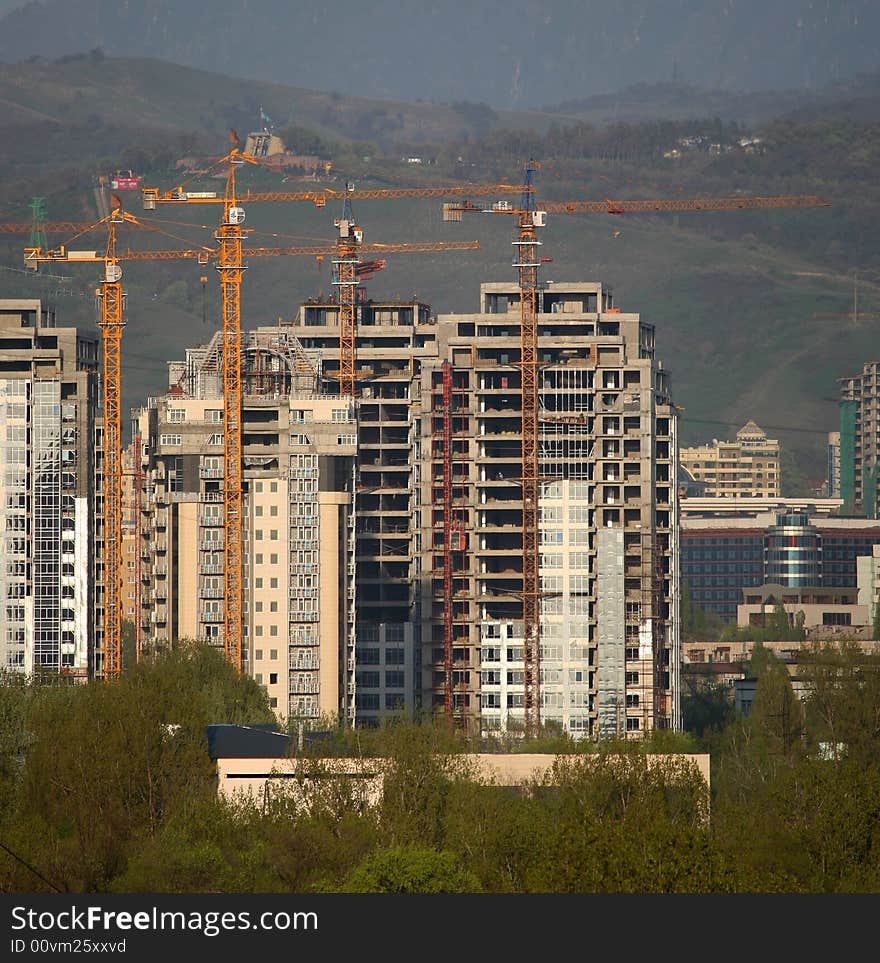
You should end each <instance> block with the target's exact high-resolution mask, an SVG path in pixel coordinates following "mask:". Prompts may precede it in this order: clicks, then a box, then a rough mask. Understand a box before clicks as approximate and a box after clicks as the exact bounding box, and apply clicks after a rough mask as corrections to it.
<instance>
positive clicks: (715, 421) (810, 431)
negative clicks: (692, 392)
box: [679, 415, 828, 436]
mask: <svg viewBox="0 0 880 963" xmlns="http://www.w3.org/2000/svg"><path fill="white" fill-rule="evenodd" d="M679 421H682V422H693V423H694V424H700V425H725V426H726V427H733V426H735V425H741V424H742V423H741V421H725V420H723V419H721V418H691V417H689V416H681V415H680V416H679ZM761 427H762V428H769V429H770V430H771V431H796V432H800V433H801V434H807V435H823V436H825V435H827V434H828V431H827V430H825V429H821V428H804V427H801V426H797V425H767V424H764V423H763V422H762V423H761Z"/></svg>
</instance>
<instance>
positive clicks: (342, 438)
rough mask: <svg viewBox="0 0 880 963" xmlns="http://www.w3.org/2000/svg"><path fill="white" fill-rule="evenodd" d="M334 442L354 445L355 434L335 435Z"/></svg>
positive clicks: (355, 442)
mask: <svg viewBox="0 0 880 963" xmlns="http://www.w3.org/2000/svg"><path fill="white" fill-rule="evenodd" d="M336 444H337V445H356V444H357V435H337V436H336Z"/></svg>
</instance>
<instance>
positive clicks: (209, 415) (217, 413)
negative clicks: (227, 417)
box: [205, 408, 223, 425]
mask: <svg viewBox="0 0 880 963" xmlns="http://www.w3.org/2000/svg"><path fill="white" fill-rule="evenodd" d="M205 421H207V422H209V423H210V424H212V425H222V424H223V410H222V409H221V408H206V409H205Z"/></svg>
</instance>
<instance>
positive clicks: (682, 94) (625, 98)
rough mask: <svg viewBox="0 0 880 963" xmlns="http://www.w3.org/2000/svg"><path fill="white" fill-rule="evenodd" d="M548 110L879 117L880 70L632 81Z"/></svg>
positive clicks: (625, 118) (606, 118)
mask: <svg viewBox="0 0 880 963" xmlns="http://www.w3.org/2000/svg"><path fill="white" fill-rule="evenodd" d="M542 111H543V112H544V113H550V114H562V115H564V116H565V117H567V118H576V119H578V120H583V121H587V122H589V123H592V124H596V125H602V124H613V123H641V122H644V121H654V120H690V119H692V118H696V117H718V118H720V119H721V120H724V121H738V122H740V123H744V124H747V125H749V126H757V125H759V124H765V123H767V122H768V121H771V120H776V119H778V118H782V117H789V118H795V119H807V118H811V119H816V118H821V117H835V118H841V117H846V118H848V119H850V120H856V121H862V122H866V123H876V122H878V121H880V70H873V71H868V72H866V73H862V74H859V75H857V76H855V77H852V78H850V79H849V80H846V81H838V82H834V83H830V84H827V85H825V86H824V87H820V88H817V89H804V88H801V89H791V90H764V91H743V90H740V91H730V90H703V89H701V88H699V87H694V86H690V85H687V84H680V83H672V82H665V83H657V84H647V83H641V84H632V85H630V86H628V87H625V88H624V89H623V90H619V91H617V92H615V93H612V94H599V95H597V96H595V97H582V98H578V99H575V100H567V101H564V102H562V103H560V104H551V105H547V106H545V107H543V108H542Z"/></svg>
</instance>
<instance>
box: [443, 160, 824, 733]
mask: <svg viewBox="0 0 880 963" xmlns="http://www.w3.org/2000/svg"><path fill="white" fill-rule="evenodd" d="M539 166H540V165H538V164H537V163H536V162H535V161H532V160H530V161H528V163H527V164H526V165H525V168H524V177H523V184H522V187H521V190H522V197H521V200H520V204H519V206H518V207H514V206H513V205H511V204H510V203H509V202H507V201H498V202H496V203H495V204H493V205H492V207H491V208H481V207H479V206H477V205H474V204H472V203H470V202H469V201H464V202H458V203H455V202H452V203H446V204H444V205H443V219H444V220H445V221H460V220H461V219H462V214H463V213H465V212H472V213H501V214H511V215H514V216H515V217H516V218H517V220H518V226H519V230H518V233H517V237H516V239H515V240H514V242H513V244H514V246H515V248H516V251H517V256H516V258H515V260H514V266H515V267H516V269H517V274H518V281H519V289H520V352H521V353H520V362H519V367H520V369H521V372H522V376H521V378H522V380H521V384H522V402H521V405H522V486H523V499H522V502H523V509H522V522H523V542H522V546H523V562H522V566H523V582H522V601H523V649H524V683H525V692H524V699H523V702H524V705H525V724H526V730H527V731H535V730H537V729H538V728H539V727H540V724H541V692H540V617H539V597H540V595H539V584H540V583H539V573H538V563H539V557H540V556H539V549H538V492H539V487H540V486H539V475H538V385H537V290H538V268H539V266H540V264H541V262H542V261H543V260H546V259H545V258H539V257H538V254H537V249H538V245H540V243H541V242H540V241H539V240H538V239H537V236H536V228H538V227H544V226H546V219H547V213H548V212H550V213H558V214H625V213H662V212H688V211H739V210H760V209H767V208H802V207H804V208H805V207H828V206H830V205H829V203H828V202H827V201H824V200H822V199H820V198H819V197H817V196H816V195H813V194H811V195H799V196H781V197H745V196H743V197H739V196H733V197H716V198H711V197H709V198H680V199H659V200H657V199H655V200H604V201H587V200H581V201H551V202H548V203H542V204H541V209H540V210H538V209H537V208H536V205H535V194H534V186H533V176H534V173H535V171H536V170H537V169H538V168H539ZM655 537H656V536H655ZM652 578H653V579H656V574H654V573H652ZM654 621H655V620H652V626H653V624H654ZM654 631H655V632H657V635H655V637H654V639H653V644H654V647H655V654H656V652H657V650H658V647H659V646H662V639H661V638H660V636H659V629H654ZM661 655H662V653H661ZM654 664H655V680H654V681H655V686H654V692H655V705H654V710H655V721H656V719H657V718H658V717H659V716H660V715H661V714H662V711H661V706H660V698H659V695H658V694H661V695H662V689H663V686H662V679H659V678H658V677H659V676H660V675H662V661H661V660H659V659H656V658H655V663H654ZM658 682H659V683H660V684H658Z"/></svg>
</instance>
